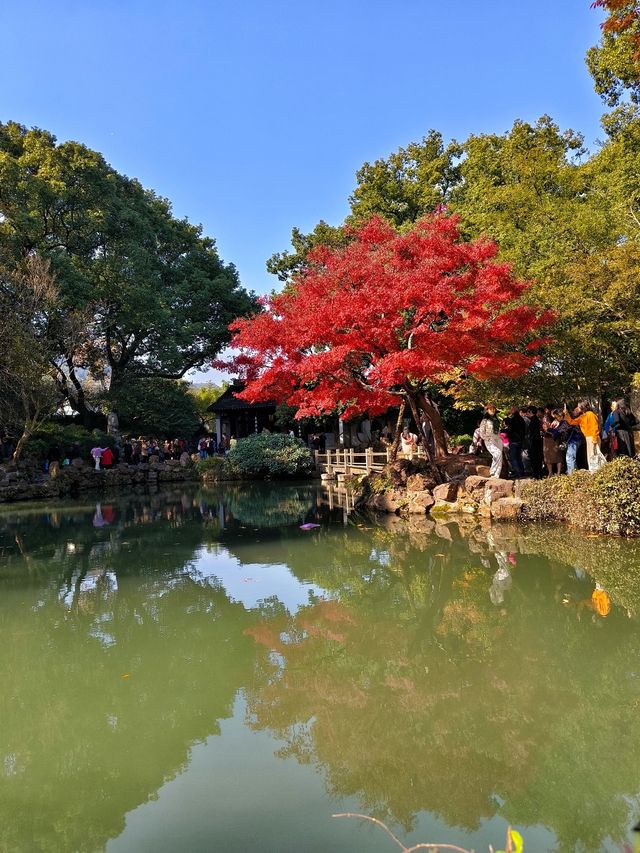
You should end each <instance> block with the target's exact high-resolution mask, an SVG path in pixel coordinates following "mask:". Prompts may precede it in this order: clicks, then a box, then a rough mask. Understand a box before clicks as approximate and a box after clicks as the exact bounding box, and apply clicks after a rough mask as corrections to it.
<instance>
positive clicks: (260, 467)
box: [226, 432, 313, 477]
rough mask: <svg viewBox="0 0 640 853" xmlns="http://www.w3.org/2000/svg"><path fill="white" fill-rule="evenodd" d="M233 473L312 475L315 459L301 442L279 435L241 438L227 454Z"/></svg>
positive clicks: (253, 475)
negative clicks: (310, 473)
mask: <svg viewBox="0 0 640 853" xmlns="http://www.w3.org/2000/svg"><path fill="white" fill-rule="evenodd" d="M226 458H227V463H228V465H229V466H230V470H231V471H234V472H237V473H238V475H239V476H242V477H295V476H303V475H305V474H308V473H309V472H310V471H311V469H312V468H313V458H312V456H311V453H310V452H309V450H308V448H307V446H306V445H305V443H304V442H303V441H301V439H299V438H293V437H291V436H289V435H284V434H279V433H264V432H263V433H259V434H258V435H250V436H247V438H241V439H240V440H239V441H238V443H237V445H236V446H235V447H234V448H233V449H232V450H230V451H229V453H228V454H227V457H226Z"/></svg>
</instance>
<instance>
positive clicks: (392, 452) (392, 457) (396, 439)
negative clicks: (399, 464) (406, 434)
mask: <svg viewBox="0 0 640 853" xmlns="http://www.w3.org/2000/svg"><path fill="white" fill-rule="evenodd" d="M406 408H407V404H406V403H405V401H404V400H403V401H402V402H401V403H400V408H399V410H398V420H397V421H396V431H395V434H394V436H393V444H392V445H391V447H390V448H389V461H390V462H395V461H396V459H397V458H398V448H399V447H400V436H401V435H402V421H403V420H404V413H405V410H406Z"/></svg>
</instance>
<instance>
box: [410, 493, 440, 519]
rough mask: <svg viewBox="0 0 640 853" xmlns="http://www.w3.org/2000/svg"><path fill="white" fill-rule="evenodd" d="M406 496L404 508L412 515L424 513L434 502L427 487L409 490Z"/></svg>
mask: <svg viewBox="0 0 640 853" xmlns="http://www.w3.org/2000/svg"><path fill="white" fill-rule="evenodd" d="M407 497H408V498H409V503H408V504H407V506H406V507H405V509H406V511H407V512H409V513H411V514H412V515H424V514H425V513H426V511H427V510H428V509H429V508H430V507H432V506H433V505H434V503H435V501H434V499H433V496H432V495H431V492H429V491H428V490H427V489H423V490H422V491H421V492H411V494H409V495H407Z"/></svg>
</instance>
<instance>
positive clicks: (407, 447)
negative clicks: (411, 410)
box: [400, 426, 418, 459]
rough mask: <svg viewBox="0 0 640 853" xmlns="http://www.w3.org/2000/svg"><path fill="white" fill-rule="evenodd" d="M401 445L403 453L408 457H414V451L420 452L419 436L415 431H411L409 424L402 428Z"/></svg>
mask: <svg viewBox="0 0 640 853" xmlns="http://www.w3.org/2000/svg"><path fill="white" fill-rule="evenodd" d="M400 446H401V450H402V453H403V455H404V456H406V457H407V459H413V455H414V453H417V452H418V436H417V435H416V434H415V433H414V432H410V431H409V427H408V426H405V427H404V429H403V430H402V435H401V436H400Z"/></svg>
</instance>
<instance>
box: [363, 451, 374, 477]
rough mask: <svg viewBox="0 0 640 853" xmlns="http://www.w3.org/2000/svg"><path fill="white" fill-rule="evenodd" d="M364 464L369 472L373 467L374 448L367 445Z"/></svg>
mask: <svg viewBox="0 0 640 853" xmlns="http://www.w3.org/2000/svg"><path fill="white" fill-rule="evenodd" d="M364 464H365V467H366V469H367V472H370V471H371V470H372V469H373V448H372V447H367V448H366V449H365V451H364Z"/></svg>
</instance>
